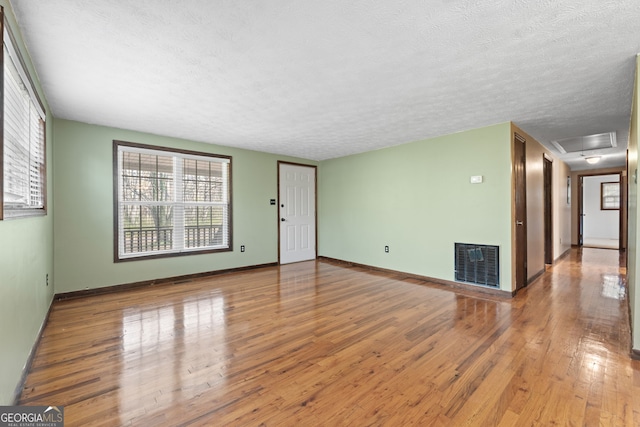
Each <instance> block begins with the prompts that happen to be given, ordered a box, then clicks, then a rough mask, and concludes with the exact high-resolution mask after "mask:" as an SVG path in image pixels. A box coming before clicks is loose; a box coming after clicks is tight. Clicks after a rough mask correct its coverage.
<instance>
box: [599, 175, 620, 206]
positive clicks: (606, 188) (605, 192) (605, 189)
mask: <svg viewBox="0 0 640 427" xmlns="http://www.w3.org/2000/svg"><path fill="white" fill-rule="evenodd" d="M619 209H620V183H619V182H601V183H600V210H603V211H607V210H619Z"/></svg>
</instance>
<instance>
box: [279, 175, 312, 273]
mask: <svg viewBox="0 0 640 427" xmlns="http://www.w3.org/2000/svg"><path fill="white" fill-rule="evenodd" d="M278 182H279V184H278V185H279V189H278V193H279V194H278V196H279V198H278V211H279V214H280V215H279V218H278V221H279V230H280V235H279V239H280V242H279V243H280V244H279V246H280V264H288V263H292V262H299V261H307V260H312V259H315V258H316V168H315V167H313V166H303V165H296V164H290V163H284V162H280V163H278Z"/></svg>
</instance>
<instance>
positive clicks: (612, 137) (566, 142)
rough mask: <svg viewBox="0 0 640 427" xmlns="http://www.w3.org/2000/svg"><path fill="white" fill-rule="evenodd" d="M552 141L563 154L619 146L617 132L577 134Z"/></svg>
mask: <svg viewBox="0 0 640 427" xmlns="http://www.w3.org/2000/svg"><path fill="white" fill-rule="evenodd" d="M551 143H552V144H553V146H554V147H556V148H557V149H558V151H559V152H560V153H562V154H567V153H581V152H583V151H590V150H600V149H604V148H613V147H617V146H618V143H617V141H616V133H615V132H607V133H598V134H595V135H586V136H576V137H572V138H565V139H559V140H557V141H551Z"/></svg>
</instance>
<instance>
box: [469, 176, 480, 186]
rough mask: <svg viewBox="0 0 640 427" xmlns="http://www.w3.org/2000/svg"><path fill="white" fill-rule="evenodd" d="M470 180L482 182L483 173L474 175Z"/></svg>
mask: <svg viewBox="0 0 640 427" xmlns="http://www.w3.org/2000/svg"><path fill="white" fill-rule="evenodd" d="M470 181H471V183H472V184H482V175H474V176H472V177H471V180H470Z"/></svg>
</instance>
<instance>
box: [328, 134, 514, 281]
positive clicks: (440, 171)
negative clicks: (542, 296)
mask: <svg viewBox="0 0 640 427" xmlns="http://www.w3.org/2000/svg"><path fill="white" fill-rule="evenodd" d="M510 141H511V126H510V123H503V124H499V125H494V126H489V127H486V128H482V129H476V130H471V131H466V132H461V133H456V134H453V135H447V136H443V137H438V138H432V139H428V140H424V141H418V142H414V143H410V144H404V145H400V146H396V147H392V148H387V149H382V150H378V151H372V152H368V153H363V154H357V155H353V156H348V157H342V158H337V159H332V160H327V161H323V162H321V163H320V167H319V179H318V182H319V185H318V193H319V218H320V222H319V233H318V240H319V255H321V256H326V257H331V258H337V259H341V260H345V261H351V262H356V263H361V264H366V265H371V266H375V267H381V268H387V269H392V270H399V271H404V272H408V273H412V274H418V275H423V276H428V277H433V278H437V279H444V280H450V281H453V280H454V255H453V253H454V242H462V243H480V244H490V245H498V246H500V266H501V268H500V273H501V274H500V276H501V279H500V281H501V289H502V290H506V291H511V290H512V286H511V148H510V147H511V142H510ZM472 175H482V176H483V177H484V182H483V183H482V184H471V183H470V182H469V179H470V177H471V176H472ZM385 245H389V246H390V252H389V253H384V246H385Z"/></svg>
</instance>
